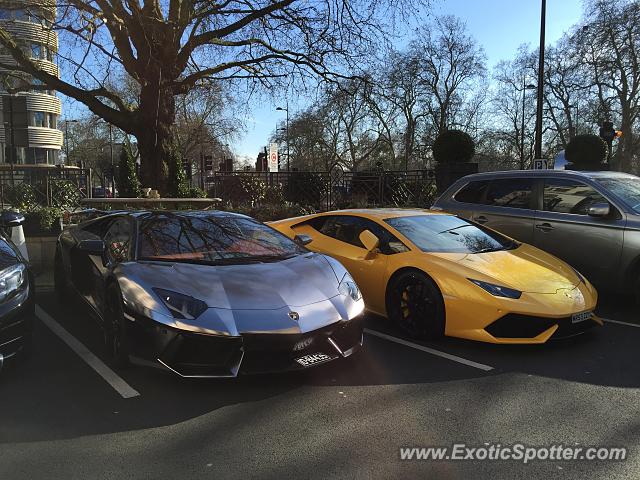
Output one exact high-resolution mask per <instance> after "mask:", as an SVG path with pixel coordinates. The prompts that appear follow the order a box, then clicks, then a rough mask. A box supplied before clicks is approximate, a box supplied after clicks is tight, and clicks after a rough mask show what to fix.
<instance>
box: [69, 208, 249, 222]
mask: <svg viewBox="0 0 640 480" xmlns="http://www.w3.org/2000/svg"><path fill="white" fill-rule="evenodd" d="M163 214H164V215H166V214H170V215H175V216H182V217H212V216H214V217H243V218H250V217H247V216H246V215H243V214H241V213H235V212H225V211H223V210H133V211H132V210H111V211H104V215H99V216H97V217H94V218H91V219H89V220H86V221H84V222H82V223H83V224H87V223H89V222H93V221H96V220H98V219H104V218H108V217H115V216H122V215H125V216H128V217H131V218H134V219H136V220H145V219H147V218H151V217H154V216H160V215H163Z"/></svg>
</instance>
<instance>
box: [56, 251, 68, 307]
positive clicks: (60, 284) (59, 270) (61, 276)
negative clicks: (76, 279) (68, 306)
mask: <svg viewBox="0 0 640 480" xmlns="http://www.w3.org/2000/svg"><path fill="white" fill-rule="evenodd" d="M53 284H54V288H55V292H56V296H57V297H58V300H59V301H60V302H61V303H62V302H64V301H65V300H68V299H69V284H68V283H67V274H66V272H65V271H64V264H63V262H62V252H61V251H60V247H59V246H58V247H57V248H56V255H55V259H54V261H53Z"/></svg>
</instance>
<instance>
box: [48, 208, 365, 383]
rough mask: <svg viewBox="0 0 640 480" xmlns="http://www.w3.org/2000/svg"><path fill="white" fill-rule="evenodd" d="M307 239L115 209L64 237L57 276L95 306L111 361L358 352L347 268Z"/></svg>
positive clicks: (324, 358)
mask: <svg viewBox="0 0 640 480" xmlns="http://www.w3.org/2000/svg"><path fill="white" fill-rule="evenodd" d="M306 241H307V240H305V239H304V238H299V239H298V241H297V242H294V241H292V240H290V239H289V238H287V237H286V236H284V235H282V234H281V233H279V232H277V231H276V230H274V229H273V228H271V227H269V226H267V225H265V224H263V223H260V222H258V221H256V220H254V219H252V218H250V217H247V216H244V215H238V214H233V213H229V212H213V211H207V212H168V211H159V212H135V213H130V212H129V213H115V214H113V215H108V216H105V217H101V218H97V219H94V220H90V221H87V222H84V223H81V224H80V225H78V226H77V227H73V228H70V229H68V230H65V232H63V233H62V234H61V235H60V237H59V240H58V245H57V250H56V256H55V285H56V290H57V292H58V294H59V295H60V297H62V298H65V297H67V296H68V295H69V294H70V293H76V294H77V295H79V296H80V297H81V298H82V299H83V300H84V301H85V302H86V303H87V304H88V305H89V306H90V307H91V309H92V310H93V312H94V313H95V316H96V317H97V319H98V320H99V323H100V325H101V326H102V329H103V331H104V335H105V340H106V342H105V344H106V346H107V349H108V350H107V353H108V355H109V356H110V358H111V360H112V363H113V365H114V366H115V367H123V366H125V365H126V364H127V363H128V362H129V361H130V360H131V359H132V358H135V359H138V360H144V361H146V364H149V362H151V364H152V365H155V366H157V367H160V368H163V369H167V370H169V371H172V372H173V373H176V374H178V375H180V376H183V377H235V376H237V375H238V374H241V373H261V372H267V371H285V370H301V369H305V368H308V367H312V366H314V365H318V364H321V363H325V362H329V361H332V360H337V359H340V358H345V357H348V356H350V355H351V354H353V353H355V352H356V351H358V350H359V348H360V346H361V344H362V333H363V325H362V318H361V317H362V315H361V314H362V312H363V311H364V301H363V300H362V295H361V294H360V291H359V290H358V287H357V285H356V284H355V282H354V281H353V279H352V278H351V276H350V275H349V273H348V272H347V271H346V270H345V268H344V267H343V266H342V265H341V264H340V263H339V262H337V261H336V260H333V259H331V258H329V257H326V256H324V255H320V254H316V253H312V252H309V251H308V250H307V249H306V248H304V247H303V246H302V245H303V244H304V243H305V242H306Z"/></svg>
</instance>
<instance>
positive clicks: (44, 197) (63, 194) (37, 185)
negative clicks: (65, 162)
mask: <svg viewBox="0 0 640 480" xmlns="http://www.w3.org/2000/svg"><path fill="white" fill-rule="evenodd" d="M88 185H91V170H90V169H81V168H76V167H62V166H49V165H11V164H2V165H0V204H1V208H3V209H4V208H6V207H8V206H13V207H17V206H22V207H31V206H42V207H63V208H71V209H73V208H75V207H79V206H80V201H81V200H82V199H83V198H86V197H87V196H88V195H90V189H89V188H87V186H88Z"/></svg>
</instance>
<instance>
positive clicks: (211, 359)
mask: <svg viewBox="0 0 640 480" xmlns="http://www.w3.org/2000/svg"><path fill="white" fill-rule="evenodd" d="M241 356H242V339H241V338H239V337H223V336H214V335H201V334H195V333H180V334H178V335H176V336H175V338H174V339H173V340H172V341H171V342H170V343H169V345H167V347H166V348H165V349H164V351H163V352H162V355H161V356H160V360H162V361H163V362H164V363H165V364H167V365H169V366H170V367H171V368H173V369H174V370H176V371H177V372H178V373H180V374H181V375H184V376H194V375H210V376H228V375H232V374H233V369H234V367H236V366H237V364H238V362H239V361H240V357H241Z"/></svg>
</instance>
